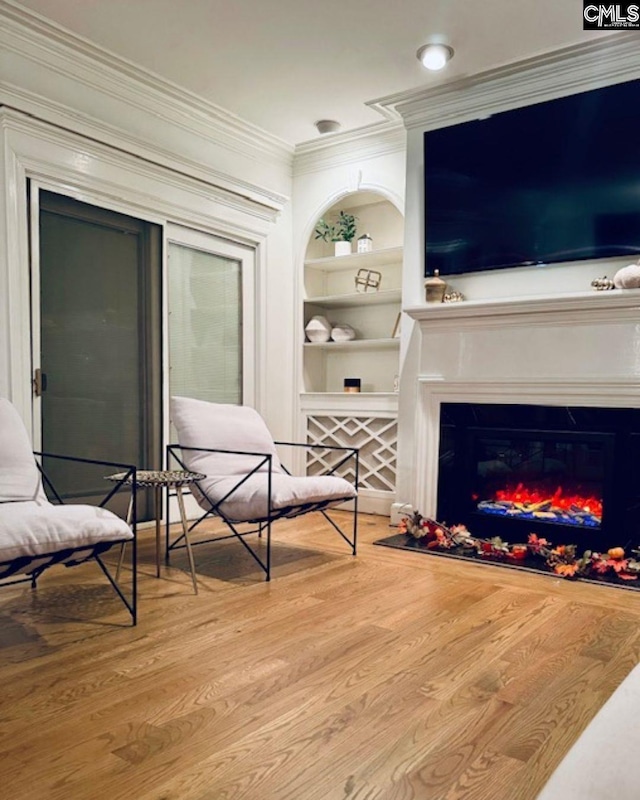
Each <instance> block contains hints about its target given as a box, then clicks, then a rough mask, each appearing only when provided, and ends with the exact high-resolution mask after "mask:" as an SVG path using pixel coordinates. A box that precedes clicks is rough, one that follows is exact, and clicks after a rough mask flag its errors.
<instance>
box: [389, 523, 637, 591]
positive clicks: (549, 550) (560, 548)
mask: <svg viewBox="0 0 640 800" xmlns="http://www.w3.org/2000/svg"><path fill="white" fill-rule="evenodd" d="M398 531H399V534H398V535H396V536H390V537H386V538H385V539H380V540H379V541H377V542H374V544H382V545H386V546H388V547H398V548H400V549H408V550H422V551H424V552H429V553H435V554H439V555H449V556H452V557H454V558H461V559H468V560H473V561H483V562H489V563H495V564H503V565H507V566H512V567H518V568H520V569H527V570H531V571H535V572H543V573H551V574H552V575H554V576H556V577H559V578H567V579H573V580H588V581H591V582H599V583H600V582H601V583H607V584H612V585H617V586H625V587H626V588H633V589H637V588H640V586H638V585H637V584H635V585H631V584H633V582H634V581H637V580H638V576H640V550H631V553H633V554H634V557H631V556H627V554H626V552H625V549H624V548H623V547H612V548H610V549H609V550H607V551H606V552H603V553H597V552H595V551H591V550H585V551H584V553H583V554H582V555H581V556H579V555H578V546H577V545H575V544H561V545H553V544H552V543H551V542H549V541H548V540H547V539H545V538H543V537H540V536H538V535H537V534H535V533H530V534H529V536H528V538H527V541H526V542H518V543H513V544H512V543H510V542H505V541H504V540H503V539H501V538H500V537H498V536H494V537H492V538H489V539H481V538H478V537H477V536H473V534H472V533H471V532H470V531H469V530H467V528H466V527H465V526H464V525H452V526H450V527H447V526H446V525H444V524H443V523H441V522H437V521H436V520H434V519H430V518H428V517H423V516H422V514H420V512H418V511H412V513H411V515H410V516H408V517H404V518H403V519H402V520H401V521H400V523H399V524H398Z"/></svg>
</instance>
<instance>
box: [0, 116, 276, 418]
mask: <svg viewBox="0 0 640 800" xmlns="http://www.w3.org/2000/svg"><path fill="white" fill-rule="evenodd" d="M0 132H1V133H2V138H3V150H2V152H3V159H2V170H3V173H4V174H3V175H2V176H1V177H2V178H3V180H2V181H1V182H0V186H1V187H2V189H0V239H1V240H2V242H3V244H2V245H0V247H2V250H0V298H1V299H0V302H3V303H4V304H5V315H4V323H3V328H5V331H6V337H5V343H4V346H3V349H0V395H2V396H6V397H8V398H10V399H11V400H12V401H13V403H14V404H15V405H16V407H17V408H18V411H19V413H20V414H21V416H22V418H23V420H24V422H25V424H26V425H27V426H28V429H29V430H30V431H31V432H33V426H32V419H31V415H32V393H31V346H30V342H31V307H30V302H31V301H30V291H29V268H30V267H29V248H28V224H27V221H28V208H27V198H26V186H27V179H28V178H31V179H33V180H34V182H36V183H37V184H38V185H39V186H41V187H44V188H47V189H51V190H52V191H55V192H58V193H60V194H64V195H68V196H70V197H74V198H75V199H77V200H80V201H83V202H87V203H92V204H94V205H98V206H101V207H103V208H108V209H110V210H113V211H118V212H120V213H124V214H128V215H130V216H133V217H136V218H138V219H143V220H147V221H150V222H155V223H157V224H161V225H166V224H167V222H173V223H175V224H178V225H183V226H185V227H188V228H191V229H199V230H201V231H203V232H205V233H209V234H213V235H215V236H219V237H223V238H225V239H229V240H232V241H235V242H237V243H238V244H240V245H245V246H246V247H249V248H252V249H254V250H255V249H257V250H258V252H259V251H260V249H261V246H262V245H263V244H264V242H265V241H266V238H267V235H268V233H269V232H270V231H271V229H272V226H273V223H274V222H275V220H276V216H277V212H276V211H275V210H273V209H270V208H267V207H266V206H264V205H261V204H258V203H253V202H252V201H250V200H248V199H247V198H244V197H237V196H233V195H231V193H229V192H226V191H223V190H220V189H217V188H215V187H211V186H207V185H205V184H203V183H202V182H201V181H196V180H194V179H193V178H190V177H188V176H184V175H180V174H177V173H174V172H171V171H169V170H167V169H165V168H164V167H161V166H157V165H154V164H151V163H149V162H144V161H141V160H140V159H138V158H136V157H134V156H131V155H129V154H127V153H122V152H120V151H118V150H114V149H112V148H109V147H106V146H105V145H102V144H99V143H97V142H92V141H88V140H86V139H85V138H84V137H81V136H78V135H76V134H74V133H71V132H69V131H62V130H59V129H56V128H54V127H51V126H50V125H47V124H45V123H42V122H40V121H37V120H31V119H29V118H27V117H25V116H24V115H22V114H19V113H16V112H13V111H7V110H0ZM262 268H263V269H264V266H263V267H262ZM263 287H264V285H263ZM263 287H262V288H263ZM258 291H261V288H259V289H258ZM260 302H261V303H265V302H266V299H265V298H264V297H261V301H260ZM263 316H264V314H263ZM263 324H264V323H263V322H261V325H263ZM263 341H266V339H263Z"/></svg>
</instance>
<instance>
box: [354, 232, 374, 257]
mask: <svg viewBox="0 0 640 800" xmlns="http://www.w3.org/2000/svg"><path fill="white" fill-rule="evenodd" d="M372 250H373V239H372V238H371V237H370V236H369V234H368V233H363V234H362V236H359V237H358V253H371V252H372Z"/></svg>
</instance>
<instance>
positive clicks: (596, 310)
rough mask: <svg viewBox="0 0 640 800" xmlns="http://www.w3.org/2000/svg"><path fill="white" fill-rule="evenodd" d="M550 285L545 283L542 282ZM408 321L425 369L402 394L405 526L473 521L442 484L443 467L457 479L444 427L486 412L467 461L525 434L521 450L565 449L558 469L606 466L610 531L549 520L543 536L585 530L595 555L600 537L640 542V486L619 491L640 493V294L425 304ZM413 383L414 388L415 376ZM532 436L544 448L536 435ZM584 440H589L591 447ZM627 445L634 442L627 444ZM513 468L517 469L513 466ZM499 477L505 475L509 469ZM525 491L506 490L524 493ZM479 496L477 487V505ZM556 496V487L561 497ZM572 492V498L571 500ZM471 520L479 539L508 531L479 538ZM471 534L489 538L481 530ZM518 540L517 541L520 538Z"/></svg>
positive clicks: (478, 520) (605, 515)
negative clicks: (636, 470)
mask: <svg viewBox="0 0 640 800" xmlns="http://www.w3.org/2000/svg"><path fill="white" fill-rule="evenodd" d="M545 275H546V272H544V271H541V272H540V277H541V279H543V278H544V276H545ZM484 277H486V276H484ZM514 283H515V281H514ZM490 286H493V284H492V283H491V282H489V283H488V284H487V287H485V284H484V282H483V283H482V287H485V288H489V287H490ZM494 288H495V287H494ZM405 312H406V313H407V314H408V315H409V316H410V317H411V318H412V319H413V320H415V322H416V323H417V324H416V325H415V327H414V330H413V333H412V340H411V345H410V347H409V349H408V351H407V354H406V356H405V364H411V368H412V369H413V370H414V372H413V375H414V378H413V380H414V381H415V383H414V387H415V389H414V391H413V392H404V391H403V392H402V393H401V397H400V404H401V410H400V413H401V420H402V421H403V424H402V425H401V429H400V435H399V450H400V458H399V463H400V469H399V477H400V480H399V482H398V496H397V501H398V503H397V505H396V508H395V512H396V513H397V514H398V516H399V517H400V516H402V515H403V513H406V508H407V507H408V506H410V507H412V508H414V509H417V510H419V511H420V513H422V514H423V515H424V516H427V517H432V518H433V517H438V516H439V515H440V514H441V513H442V514H444V515H445V519H446V521H447V522H449V523H451V524H455V523H457V522H462V521H464V519H461V517H463V518H464V516H465V514H466V513H467V511H468V507H467V508H466V509H465V507H464V504H463V503H460V508H459V511H456V508H454V507H453V506H452V504H451V503H450V502H449V501H448V500H447V498H446V497H443V492H444V491H445V490H444V488H443V487H444V485H445V484H444V483H443V480H442V478H444V477H445V476H446V475H447V473H446V472H445V473H444V475H441V474H440V472H441V468H442V469H446V464H443V462H442V458H441V455H442V454H441V448H442V447H443V444H442V443H441V438H442V437H443V436H445V435H447V434H446V433H445V432H444V431H443V426H444V430H445V431H446V426H447V425H448V424H449V423H450V420H448V414H449V410H450V408H453V407H455V406H456V404H458V406H459V407H460V408H461V407H463V406H467V405H468V406H483V407H484V409H483V415H482V419H480V424H477V422H478V420H477V419H476V418H474V417H471V418H470V419H468V420H466V421H465V426H466V428H467V429H468V428H471V429H472V430H471V431H469V430H467V431H466V433H465V434H464V435H465V436H466V437H467V439H466V442H465V445H464V446H463V448H462V449H463V451H465V450H466V451H467V457H468V458H470V457H471V456H470V455H469V453H470V452H472V451H473V449H474V448H477V447H479V446H480V445H479V444H478V442H477V441H476V440H477V437H478V436H485V434H486V433H488V434H490V436H492V437H493V438H494V439H497V441H494V442H493V445H492V446H494V448H495V447H497V448H498V450H500V448H502V447H504V445H505V442H504V439H503V438H501V437H502V436H503V431H504V429H509V430H511V431H512V433H513V432H514V430H515V432H516V433H515V434H514V435H515V438H517V440H518V441H517V444H518V445H521V444H522V443H523V441H524V439H526V438H527V437H528V438H529V439H532V441H533V442H536V441H537V442H538V445H537V446H536V447H537V451H540V449H541V447H542V445H543V444H544V445H545V446H546V443H547V441H548V440H549V439H550V438H554V437H555V438H556V439H558V440H561V444H562V448H558V447H556V446H555V445H554V447H555V448H556V449H555V452H554V454H553V455H548V456H547V458H551V459H552V462H551V467H552V468H553V467H554V463H553V461H554V460H558V453H559V452H560V450H562V449H563V448H564V449H565V450H567V449H568V450H569V451H570V450H573V451H574V459H575V458H582V459H583V460H584V459H587V460H589V464H590V465H591V466H590V468H593V465H594V463H597V464H600V467H602V469H603V474H602V476H601V478H599V479H598V480H599V482H600V483H601V486H599V487H596V488H597V489H598V491H597V492H596V494H598V497H597V498H596V499H598V501H602V505H603V508H602V520H601V525H600V530H599V531H598V530H597V529H594V530H590V531H588V532H587V533H585V532H584V531H582V530H581V529H579V528H578V527H576V528H575V529H574V528H571V529H569V528H562V527H561V526H560V525H551V524H549V523H548V522H545V521H544V519H537V520H535V521H533V520H529V522H530V523H533V525H534V527H536V525H540V526H541V529H543V530H544V531H545V532H546V533H545V534H544V535H545V536H547V535H549V538H552V539H553V540H555V541H556V542H560V540H561V539H563V540H565V541H568V542H572V541H574V539H575V531H578V530H580V531H581V533H582V535H583V536H584V539H583V541H584V542H585V544H587V543H588V542H590V541H592V540H593V536H592V534H593V535H596V536H600V534H602V537H601V539H600V540H601V541H602V542H607V541H613V543H614V544H615V545H622V544H624V543H626V541H627V540H629V539H632V538H633V537H634V536H635V535H637V534H636V533H635V531H634V528H636V527H637V528H638V530H639V531H640V525H636V512H635V511H634V502H635V500H634V494H633V486H629V485H627V487H626V488H624V487H623V491H622V497H623V499H622V501H621V502H618V500H617V499H613V500H612V492H614V490H615V492H616V493H617V492H618V490H619V489H620V484H624V483H625V482H628V483H632V481H633V475H632V474H631V470H630V467H631V468H632V467H633V465H634V463H636V461H637V455H638V453H637V447H636V445H635V442H636V441H637V432H638V426H637V416H638V409H640V325H639V320H640V291H639V290H627V291H613V292H605V293H602V292H600V293H595V292H578V293H562V292H559V293H557V294H555V295H551V294H545V295H537V296H524V295H522V296H519V297H500V298H497V299H488V298H486V299H485V298H482V299H480V298H479V299H478V300H470V301H466V302H463V303H456V304H452V305H451V306H447V305H446V304H431V305H429V304H427V305H424V304H423V305H420V306H415V307H409V308H406V309H405ZM403 380H404V381H405V385H406V381H407V380H408V376H407V375H406V374H405V375H404V376H403ZM491 407H493V408H491ZM506 408H508V409H509V411H508V414H506V416H505V413H504V411H505V409H506ZM541 415H543V416H541ZM405 421H410V423H409V424H406V422H405ZM474 428H475V429H477V430H473V429H474ZM625 431H626V432H625ZM533 432H537V434H538V436H537V438H536V437H532V436H531V435H530V434H532V433H533ZM558 434H562V436H558ZM577 436H582V437H583V441H582V443H578V442H579V440H578V439H576V437H577ZM474 437H475V439H474ZM523 437H524V438H523ZM625 437H626V439H625ZM631 439H633V442H631ZM624 441H627V443H626V444H621V442H624ZM484 444H485V446H486V445H487V444H489V445H491V442H489V443H487V442H485V443H484ZM512 444H513V443H512ZM596 445H597V446H596ZM527 446H528V447H532V446H533V445H531V442H530V443H529V444H528V445H527ZM536 447H534V450H535V449H536ZM513 449H515V450H517V449H518V448H513ZM459 457H460V456H458V458H459ZM563 458H564V456H563ZM594 459H595V461H594ZM477 460H478V461H480V460H481V459H480V458H478V459H477ZM484 460H487V461H490V460H491V459H489V458H485V459H484ZM559 460H562V459H559ZM487 466H489V465H485V467H487ZM507 466H508V467H509V469H513V465H507ZM555 467H558V465H557V464H555ZM605 467H606V469H605ZM500 468H502V469H503V470H504V466H502V467H498V469H500ZM584 468H585V465H584V464H583V465H582V467H581V469H582V470H583V471H584ZM581 476H582V473H581ZM462 480H463V481H464V480H468V478H463V479H462ZM549 480H550V481H551V483H552V482H553V480H552V478H550V479H549ZM519 482H520V481H516V483H515V486H506V487H496V488H502V489H512V490H513V489H517V487H518V483H519ZM458 483H459V481H457V480H456V481H455V482H453V483H452V484H451V485H452V486H453V487H454V488H453V489H452V490H451V491H454V492H455V491H457V490H460V491H462V490H461V489H460V487H459V486H458ZM559 485H561V484H559ZM472 488H473V487H469V486H467V490H468V491H467V494H466V502H467V504H468V502H469V495H470V494H471V489H472ZM525 488H526V487H525ZM531 488H532V487H529V489H531ZM538 488H540V487H533V489H532V490H537V489H538ZM557 488H558V486H554V487H553V492H554V493H555V491H556V489H557ZM562 488H563V492H565V493H566V492H567V491H569V490H570V487H564V486H563V487H562ZM586 488H590V487H586ZM578 494H579V493H578ZM481 499H490V498H481ZM547 499H548V498H547ZM587 499H588V498H587ZM447 502H449V505H447ZM443 503H444V505H443ZM403 509H404V511H403ZM476 510H477V509H472V511H476ZM471 519H473V526H475V527H476V529H477V527H478V526H480V527H481V528H484V530H488V528H489V527H491V528H492V530H495V526H498V525H502V524H503V522H501V521H500V519H499V517H498V516H489V515H488V514H475V516H473V517H472V518H468V519H467V522H469V526H470V527H471ZM510 522H511V521H509V523H510ZM504 524H505V525H506V524H507V523H506V522H505V523H504ZM528 527H531V525H528ZM472 532H474V533H475V532H478V534H480V531H473V528H472ZM483 532H484V531H483ZM550 532H552V533H553V536H551V535H550ZM619 532H620V533H621V535H620V536H619V535H618V533H619ZM501 533H502V534H503V535H505V538H506V533H504V530H503V531H500V532H498V533H497V534H496V535H501ZM565 534H566V538H565ZM515 535H516V534H515V533H512V532H509V534H508V536H509V538H511V537H512V536H515ZM517 535H518V537H519V534H517ZM590 537H591V538H590ZM623 537H625V538H624V539H623ZM639 540H640V537H639ZM511 541H515V539H513V538H511ZM637 543H638V542H637V541H635V542H634V545H635V544H637Z"/></svg>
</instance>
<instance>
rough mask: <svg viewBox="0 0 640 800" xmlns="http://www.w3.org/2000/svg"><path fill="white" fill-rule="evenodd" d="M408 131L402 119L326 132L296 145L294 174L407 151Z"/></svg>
mask: <svg viewBox="0 0 640 800" xmlns="http://www.w3.org/2000/svg"><path fill="white" fill-rule="evenodd" d="M406 147H407V133H406V130H405V128H404V125H403V124H402V120H401V119H399V118H398V119H397V120H389V121H387V122H377V123H374V124H373V125H366V126H364V127H361V128H355V129H354V130H351V131H345V132H344V133H334V134H329V135H325V136H323V137H322V138H320V139H311V140H309V141H307V142H302V143H300V144H298V145H296V148H295V155H294V160H293V174H294V176H298V175H303V174H305V173H308V172H318V171H321V170H324V169H328V168H331V167H337V166H343V165H344V164H353V161H354V156H355V157H357V158H358V159H368V158H378V157H380V156H385V155H390V154H393V153H404V152H405V150H406Z"/></svg>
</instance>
